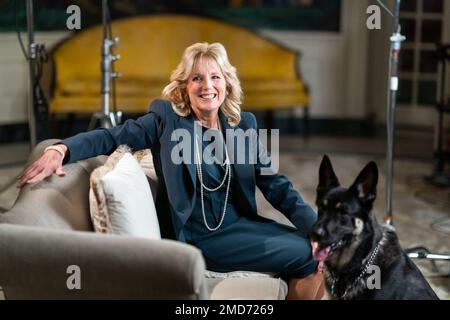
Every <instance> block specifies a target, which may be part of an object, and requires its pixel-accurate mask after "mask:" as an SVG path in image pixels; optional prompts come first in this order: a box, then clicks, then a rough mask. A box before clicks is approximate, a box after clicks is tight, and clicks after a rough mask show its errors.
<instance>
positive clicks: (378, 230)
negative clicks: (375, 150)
mask: <svg viewBox="0 0 450 320" xmlns="http://www.w3.org/2000/svg"><path fill="white" fill-rule="evenodd" d="M377 182H378V168H377V165H376V164H375V162H370V163H369V164H367V165H366V167H365V168H364V169H363V170H362V171H361V173H360V174H359V175H358V177H357V178H356V180H355V182H354V183H353V185H352V186H351V187H350V188H348V189H346V188H343V187H341V186H340V185H339V181H338V179H337V177H336V175H335V173H334V171H333V167H332V166H331V162H330V160H329V159H328V157H327V156H326V155H325V156H324V157H323V159H322V163H321V165H320V172H319V185H318V187H317V198H316V204H317V207H318V220H317V222H316V224H315V225H314V226H313V229H312V232H311V234H310V236H311V239H312V241H314V242H317V249H315V250H314V252H313V255H314V258H315V259H316V260H319V261H324V264H325V271H324V273H325V285H326V288H327V291H328V294H329V295H330V298H331V299H345V300H352V299H370V300H372V299H381V300H388V299H438V297H437V296H436V294H435V293H434V292H433V290H432V289H431V287H430V285H429V284H428V283H427V281H426V280H425V278H424V277H423V275H422V274H421V272H420V271H419V269H418V268H417V267H416V265H415V264H414V263H413V262H412V261H411V260H410V259H409V257H408V256H407V255H406V253H405V252H404V251H403V250H402V248H401V247H400V244H399V241H398V238H397V235H396V234H395V232H394V231H393V228H392V227H391V228H388V227H381V226H380V225H379V224H378V223H377V221H376V218H375V215H374V214H373V213H372V206H373V202H374V200H375V197H376V186H377Z"/></svg>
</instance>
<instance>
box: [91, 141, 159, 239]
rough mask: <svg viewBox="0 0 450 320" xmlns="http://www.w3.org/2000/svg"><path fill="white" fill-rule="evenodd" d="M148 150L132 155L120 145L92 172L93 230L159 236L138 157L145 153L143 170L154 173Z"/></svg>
mask: <svg viewBox="0 0 450 320" xmlns="http://www.w3.org/2000/svg"><path fill="white" fill-rule="evenodd" d="M148 154H149V152H148V151H142V152H139V154H138V155H137V157H136V158H135V157H133V155H132V154H131V150H130V148H129V147H128V146H125V145H122V146H119V147H118V148H117V150H116V151H114V153H113V154H111V155H110V156H109V157H108V159H107V161H106V162H105V164H104V165H103V166H101V167H98V168H96V169H95V170H94V171H93V172H92V174H91V179H90V190H89V203H90V211H91V219H92V222H93V225H94V229H95V231H97V232H101V233H112V234H127V235H132V236H137V237H145V238H150V239H161V234H160V229H159V223H158V217H157V214H156V208H155V204H154V201H153V195H152V192H151V189H150V185H149V181H148V180H147V178H146V174H145V173H144V170H143V169H142V168H141V166H140V164H139V161H138V160H139V159H140V161H141V162H142V159H144V158H145V157H144V156H145V155H146V157H147V158H146V159H147V160H146V161H147V162H146V164H147V169H148V170H147V173H148V174H154V170H153V173H152V172H151V169H150V163H149V161H151V158H150V159H149V158H148ZM150 156H151V154H150ZM151 164H153V162H152V161H151ZM151 167H152V165H151ZM154 177H156V175H155V176H154Z"/></svg>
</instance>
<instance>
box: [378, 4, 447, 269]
mask: <svg viewBox="0 0 450 320" xmlns="http://www.w3.org/2000/svg"><path fill="white" fill-rule="evenodd" d="M399 18H400V0H395V10H394V29H393V33H392V36H391V37H390V41H391V46H390V60H389V78H388V104H387V118H386V128H387V152H386V163H387V169H386V215H385V217H384V224H385V226H387V227H390V228H393V216H392V191H393V190H392V181H393V176H394V129H395V106H396V97H397V89H398V58H399V55H400V47H401V43H402V41H404V40H405V39H406V38H405V37H404V36H403V35H402V34H400V31H401V26H400V23H399ZM406 252H407V253H408V256H409V257H410V258H417V259H430V260H432V263H433V266H434V267H436V266H435V263H434V260H446V261H450V255H448V254H435V253H431V252H430V251H429V250H428V249H427V248H425V247H422V246H419V247H415V248H411V249H407V250H406Z"/></svg>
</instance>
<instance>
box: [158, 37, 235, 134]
mask: <svg viewBox="0 0 450 320" xmlns="http://www.w3.org/2000/svg"><path fill="white" fill-rule="evenodd" d="M205 58H206V59H210V60H213V61H215V62H216V63H217V64H218V65H219V67H220V70H221V71H222V73H223V75H224V77H225V82H226V94H225V100H224V102H223V104H222V105H221V106H220V109H221V110H222V112H223V113H224V115H225V116H226V117H227V118H228V122H229V124H230V125H232V126H236V125H238V124H239V122H240V121H241V107H240V105H241V103H242V101H241V100H242V96H243V94H242V89H241V83H240V81H239V79H238V77H237V74H236V68H235V67H233V66H232V65H231V64H230V62H229V61H228V55H227V52H226V50H225V48H224V46H223V45H222V44H221V43H218V42H215V43H211V44H209V43H206V42H204V43H195V44H193V45H191V46H189V47H187V48H186V49H185V50H184V53H183V56H182V58H181V61H180V63H179V64H178V66H177V67H176V68H175V70H173V71H172V73H171V75H170V83H169V84H168V85H167V86H166V87H165V88H164V89H163V92H162V96H163V98H165V99H168V100H170V101H171V102H172V107H173V110H174V111H175V113H176V114H178V115H180V116H184V117H185V116H188V115H190V114H191V113H192V107H191V103H190V101H189V97H188V95H187V92H186V86H187V81H188V78H189V75H190V74H191V72H192V69H193V68H194V65H195V64H196V62H197V61H203V60H204V59H205Z"/></svg>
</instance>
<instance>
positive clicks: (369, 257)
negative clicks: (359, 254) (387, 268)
mask: <svg viewBox="0 0 450 320" xmlns="http://www.w3.org/2000/svg"><path fill="white" fill-rule="evenodd" d="M385 235H386V234H385V232H383V236H382V237H381V239H380V240H379V241H378V243H377V245H376V246H375V248H374V249H373V250H372V251H371V252H370V253H369V254H368V255H367V256H366V258H364V260H367V262H366V263H365V264H364V267H363V268H362V269H361V272H360V274H359V275H358V277H357V278H356V279H355V281H353V283H352V284H351V285H350V286H348V287H347V288H346V289H345V291H344V293H343V294H342V296H341V298H342V299H345V297H346V296H347V294H348V293H349V290H350V289H351V288H353V287H354V286H356V284H357V283H358V282H359V281H360V280H361V279H362V278H363V277H364V275H365V274H366V272H367V269H368V268H369V267H370V266H371V265H372V264H373V262H374V260H375V258H376V256H377V254H378V251H379V250H380V247H381V244H382V242H383V239H384V238H385ZM364 260H363V261H364ZM329 274H330V275H331V278H332V281H333V283H332V284H331V294H332V295H333V296H336V283H337V281H338V278H337V277H335V276H334V275H333V274H332V273H331V272H329Z"/></svg>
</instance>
